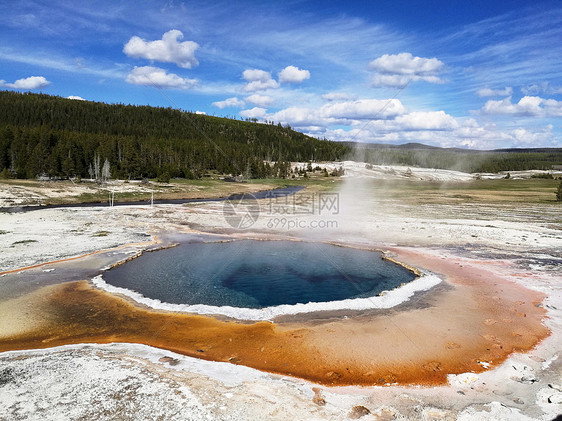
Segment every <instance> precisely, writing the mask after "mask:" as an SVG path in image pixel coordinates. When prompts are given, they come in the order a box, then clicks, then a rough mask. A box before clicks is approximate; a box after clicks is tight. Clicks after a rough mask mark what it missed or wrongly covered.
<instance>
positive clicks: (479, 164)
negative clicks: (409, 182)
mask: <svg viewBox="0 0 562 421" xmlns="http://www.w3.org/2000/svg"><path fill="white" fill-rule="evenodd" d="M349 146H351V145H349ZM354 158H355V159H356V160H360V161H365V162H368V163H371V164H374V165H384V164H386V165H390V164H397V165H407V166H411V167H422V168H439V169H448V170H456V171H463V172H468V173H480V172H490V173H495V172H500V171H523V170H551V169H552V166H553V165H561V164H562V148H541V149H509V150H493V151H477V150H465V149H443V148H433V147H428V146H425V145H420V144H407V145H400V146H388V145H366V144H362V145H356V147H355V157H354Z"/></svg>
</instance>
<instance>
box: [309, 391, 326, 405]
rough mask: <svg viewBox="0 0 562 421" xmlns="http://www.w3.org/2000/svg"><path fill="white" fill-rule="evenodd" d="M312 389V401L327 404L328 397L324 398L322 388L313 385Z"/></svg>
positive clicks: (317, 403)
mask: <svg viewBox="0 0 562 421" xmlns="http://www.w3.org/2000/svg"><path fill="white" fill-rule="evenodd" d="M312 391H313V392H314V397H313V398H312V402H314V403H315V404H316V405H318V406H324V405H326V399H324V396H323V395H322V390H321V389H320V388H319V387H313V388H312Z"/></svg>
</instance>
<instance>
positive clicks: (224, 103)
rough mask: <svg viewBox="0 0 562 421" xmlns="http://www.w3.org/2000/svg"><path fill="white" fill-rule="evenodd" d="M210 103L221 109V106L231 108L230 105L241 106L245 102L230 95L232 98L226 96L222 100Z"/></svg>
mask: <svg viewBox="0 0 562 421" xmlns="http://www.w3.org/2000/svg"><path fill="white" fill-rule="evenodd" d="M212 105H213V106H215V107H217V108H220V109H221V110H222V109H223V108H231V107H240V108H241V107H243V106H244V105H246V104H245V103H244V101H242V100H241V99H238V98H236V97H232V98H227V99H225V100H224V101H217V102H213V104H212Z"/></svg>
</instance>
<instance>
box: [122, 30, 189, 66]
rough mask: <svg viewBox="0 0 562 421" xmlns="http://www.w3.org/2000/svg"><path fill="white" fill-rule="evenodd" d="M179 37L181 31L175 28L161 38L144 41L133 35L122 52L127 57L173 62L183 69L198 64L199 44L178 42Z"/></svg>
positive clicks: (180, 37) (181, 36)
mask: <svg viewBox="0 0 562 421" xmlns="http://www.w3.org/2000/svg"><path fill="white" fill-rule="evenodd" d="M181 39H183V33H182V32H181V31H178V30H177V29H172V30H171V31H168V32H166V33H165V34H164V35H162V39H160V40H156V41H145V40H143V39H142V38H139V37H137V36H134V37H132V38H131V39H130V40H129V41H128V42H127V43H126V44H125V46H124V47H123V52H124V53H125V54H127V55H128V56H129V57H133V58H145V59H148V60H155V61H161V62H166V63H175V64H177V65H178V66H179V67H182V68H184V69H191V68H192V67H194V66H197V65H198V64H199V62H198V61H197V59H196V58H195V51H196V50H197V49H198V48H199V44H197V43H196V42H194V41H183V42H180V41H179V40H181Z"/></svg>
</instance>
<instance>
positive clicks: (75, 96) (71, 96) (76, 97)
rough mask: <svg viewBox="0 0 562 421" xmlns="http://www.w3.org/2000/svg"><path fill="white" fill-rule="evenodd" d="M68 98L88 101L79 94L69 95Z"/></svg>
mask: <svg viewBox="0 0 562 421" xmlns="http://www.w3.org/2000/svg"><path fill="white" fill-rule="evenodd" d="M66 99H76V100H78V101H86V100H85V99H84V98H82V97H81V96H78V95H70V96H67V97H66Z"/></svg>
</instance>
